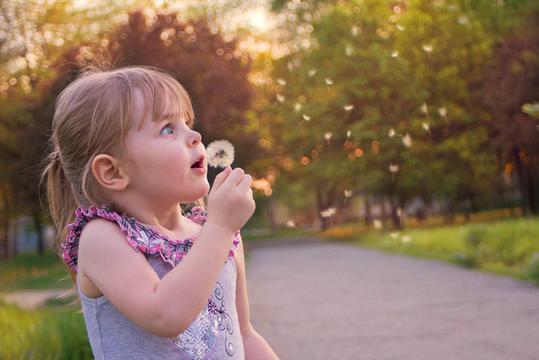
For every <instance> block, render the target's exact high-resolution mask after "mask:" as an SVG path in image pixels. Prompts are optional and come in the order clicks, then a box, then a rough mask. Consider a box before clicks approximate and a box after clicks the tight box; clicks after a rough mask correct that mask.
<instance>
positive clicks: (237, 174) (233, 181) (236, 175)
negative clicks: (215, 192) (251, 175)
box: [221, 168, 245, 188]
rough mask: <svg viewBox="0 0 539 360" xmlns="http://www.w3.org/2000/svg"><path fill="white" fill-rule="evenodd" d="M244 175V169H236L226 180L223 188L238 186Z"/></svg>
mask: <svg viewBox="0 0 539 360" xmlns="http://www.w3.org/2000/svg"><path fill="white" fill-rule="evenodd" d="M244 174H245V172H244V171H243V169H242V168H235V169H234V170H232V172H231V173H230V175H228V177H227V178H226V179H225V181H224V182H223V185H221V187H228V188H232V187H233V186H237V185H238V183H239V182H240V180H241V178H242V177H243V175H244Z"/></svg>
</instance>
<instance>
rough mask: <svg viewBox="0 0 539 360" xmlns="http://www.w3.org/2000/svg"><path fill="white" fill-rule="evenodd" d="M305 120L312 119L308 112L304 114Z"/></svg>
mask: <svg viewBox="0 0 539 360" xmlns="http://www.w3.org/2000/svg"><path fill="white" fill-rule="evenodd" d="M303 120H305V121H309V120H311V117H310V116H309V115H307V114H303Z"/></svg>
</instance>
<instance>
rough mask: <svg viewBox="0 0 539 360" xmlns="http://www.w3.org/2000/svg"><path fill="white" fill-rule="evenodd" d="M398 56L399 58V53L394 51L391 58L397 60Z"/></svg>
mask: <svg viewBox="0 0 539 360" xmlns="http://www.w3.org/2000/svg"><path fill="white" fill-rule="evenodd" d="M398 56H399V52H398V51H397V50H395V51H393V52H392V53H391V57H394V58H396V57H398Z"/></svg>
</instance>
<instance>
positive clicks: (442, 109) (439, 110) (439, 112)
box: [438, 107, 447, 118]
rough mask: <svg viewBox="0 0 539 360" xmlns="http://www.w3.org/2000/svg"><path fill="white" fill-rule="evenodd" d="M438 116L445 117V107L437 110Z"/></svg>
mask: <svg viewBox="0 0 539 360" xmlns="http://www.w3.org/2000/svg"><path fill="white" fill-rule="evenodd" d="M438 114H440V116H441V117H443V118H444V117H446V116H447V109H446V108H445V107H441V108H438Z"/></svg>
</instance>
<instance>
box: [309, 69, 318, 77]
mask: <svg viewBox="0 0 539 360" xmlns="http://www.w3.org/2000/svg"><path fill="white" fill-rule="evenodd" d="M315 75H316V69H311V70H309V76H310V77H313V76H315Z"/></svg>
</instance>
